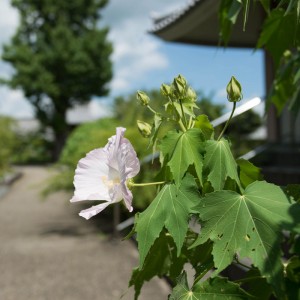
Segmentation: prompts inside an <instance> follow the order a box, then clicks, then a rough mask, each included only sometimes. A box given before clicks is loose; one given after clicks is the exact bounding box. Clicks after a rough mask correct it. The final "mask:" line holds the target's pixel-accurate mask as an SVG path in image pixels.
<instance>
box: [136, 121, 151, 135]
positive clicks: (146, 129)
mask: <svg viewBox="0 0 300 300" xmlns="http://www.w3.org/2000/svg"><path fill="white" fill-rule="evenodd" d="M137 126H138V129H139V131H140V133H141V135H142V136H143V137H149V136H150V135H151V131H152V127H151V125H150V124H148V123H146V122H143V121H139V120H137Z"/></svg>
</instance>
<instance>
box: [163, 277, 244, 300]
mask: <svg viewBox="0 0 300 300" xmlns="http://www.w3.org/2000/svg"><path fill="white" fill-rule="evenodd" d="M213 299H223V300H229V299H231V300H234V299H249V295H248V294H247V293H246V292H245V291H243V290H242V289H241V288H240V287H239V285H238V284H236V283H233V282H230V281H228V280H227V279H226V278H221V277H216V278H213V279H208V280H207V281H205V282H203V283H197V284H195V285H194V286H193V288H192V289H190V288H189V286H188V282H187V276H186V273H185V272H183V273H182V274H181V275H180V276H179V277H178V279H177V285H176V286H175V288H174V289H173V292H172V294H171V295H170V297H169V300H213Z"/></svg>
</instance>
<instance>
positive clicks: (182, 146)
mask: <svg viewBox="0 0 300 300" xmlns="http://www.w3.org/2000/svg"><path fill="white" fill-rule="evenodd" d="M203 141H204V136H203V133H202V131H201V130H200V129H197V128H193V129H189V130H187V131H186V132H176V131H171V132H170V133H168V134H167V136H166V137H165V138H164V139H163V142H162V144H161V147H160V148H161V150H162V153H163V155H164V157H165V158H167V159H168V160H169V162H168V163H167V165H168V166H169V167H170V169H171V172H172V174H173V177H174V180H175V183H176V184H177V185H180V182H181V179H182V178H183V176H184V174H185V173H186V171H187V169H188V167H189V166H190V165H194V166H195V169H196V173H197V176H198V178H199V181H200V183H202V167H203V156H202V153H203Z"/></svg>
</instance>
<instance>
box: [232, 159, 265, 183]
mask: <svg viewBox="0 0 300 300" xmlns="http://www.w3.org/2000/svg"><path fill="white" fill-rule="evenodd" d="M237 164H238V166H239V168H240V180H241V184H242V186H243V188H245V187H246V186H248V185H249V184H251V183H252V182H254V181H259V180H262V175H261V174H260V168H258V167H256V166H254V165H253V164H252V163H251V162H250V161H248V160H245V159H238V160H237Z"/></svg>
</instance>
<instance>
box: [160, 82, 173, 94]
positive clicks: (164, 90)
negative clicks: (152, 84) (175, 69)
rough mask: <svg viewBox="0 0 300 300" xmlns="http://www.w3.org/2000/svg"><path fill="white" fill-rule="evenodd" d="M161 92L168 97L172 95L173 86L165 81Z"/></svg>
mask: <svg viewBox="0 0 300 300" xmlns="http://www.w3.org/2000/svg"><path fill="white" fill-rule="evenodd" d="M160 93H161V94H162V95H163V96H166V97H168V96H170V95H171V87H170V86H169V85H167V84H164V83H163V84H162V85H161V87H160Z"/></svg>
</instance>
